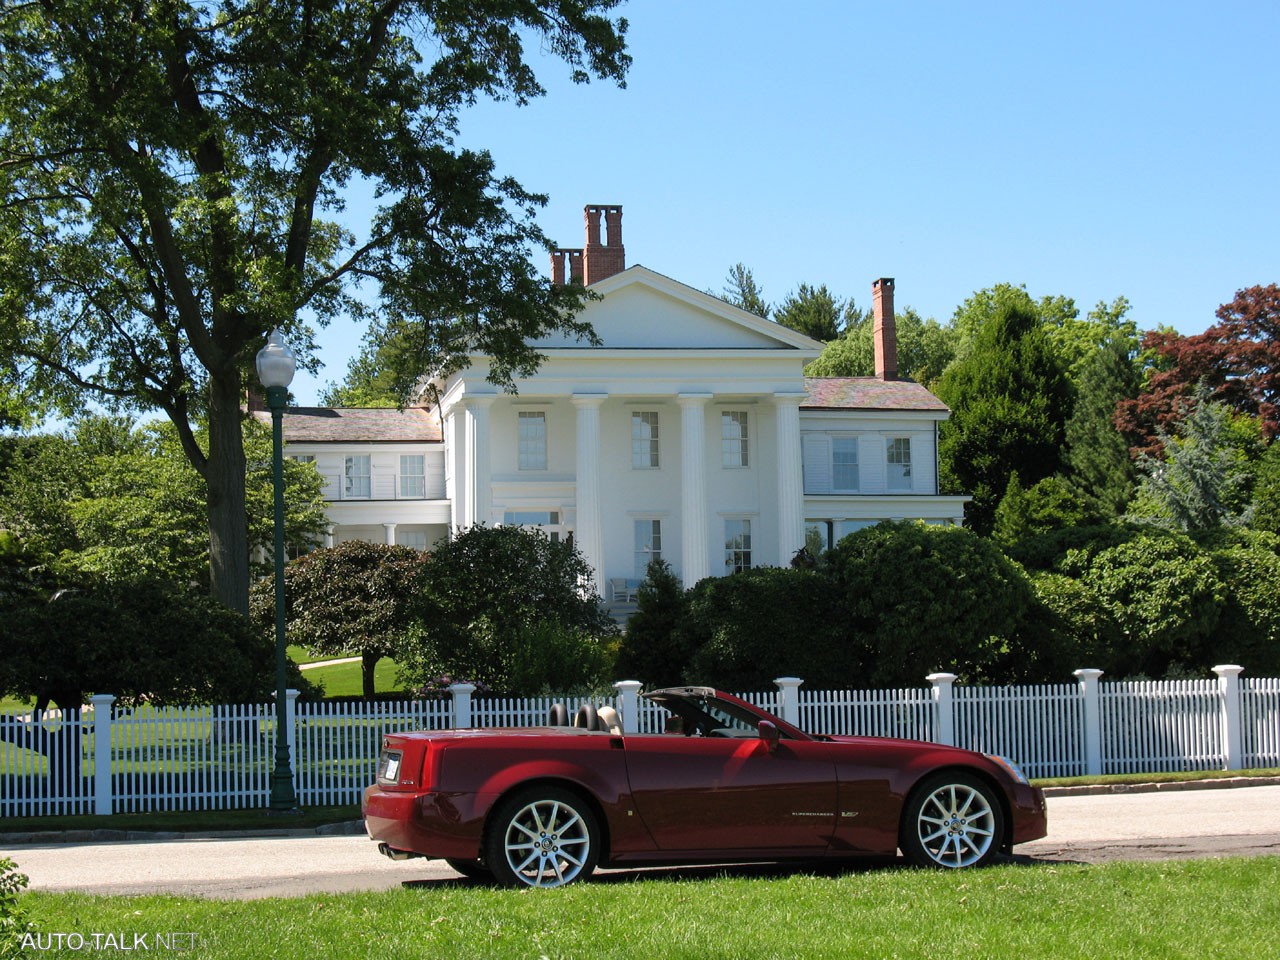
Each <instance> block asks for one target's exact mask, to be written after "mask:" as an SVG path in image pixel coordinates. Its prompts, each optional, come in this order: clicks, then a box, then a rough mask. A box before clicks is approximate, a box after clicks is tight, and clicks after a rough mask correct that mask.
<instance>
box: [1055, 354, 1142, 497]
mask: <svg viewBox="0 0 1280 960" xmlns="http://www.w3.org/2000/svg"><path fill="white" fill-rule="evenodd" d="M1139 381H1140V376H1139V373H1138V369H1137V366H1136V365H1135V364H1134V362H1133V359H1132V344H1131V342H1130V341H1129V340H1128V339H1123V338H1119V337H1115V338H1112V339H1110V340H1108V341H1107V342H1106V343H1104V344H1103V345H1102V347H1101V348H1100V349H1098V350H1096V351H1095V352H1094V353H1093V354H1092V355H1091V356H1090V357H1089V359H1088V360H1087V361H1085V363H1084V365H1083V366H1082V367H1081V370H1080V379H1079V381H1078V383H1077V392H1076V402H1075V408H1074V410H1073V412H1072V414H1071V418H1070V419H1069V420H1068V421H1067V425H1066V441H1067V449H1066V454H1065V463H1064V466H1065V468H1066V475H1067V478H1068V480H1069V482H1070V484H1071V486H1072V488H1073V489H1074V490H1075V491H1076V492H1077V494H1078V495H1079V496H1080V498H1081V499H1082V500H1084V501H1085V504H1086V506H1087V508H1088V509H1089V511H1090V512H1091V513H1093V514H1095V515H1096V516H1097V518H1098V519H1100V520H1110V519H1112V518H1114V517H1118V516H1120V515H1122V514H1123V513H1124V511H1125V508H1126V507H1127V506H1128V505H1129V500H1130V499H1131V498H1132V497H1133V490H1134V486H1135V484H1136V482H1137V471H1136V470H1135V469H1134V465H1133V460H1132V459H1131V458H1130V456H1129V443H1128V441H1127V440H1126V439H1125V437H1124V436H1123V435H1122V434H1121V433H1120V431H1119V429H1118V428H1117V427H1116V425H1115V411H1116V405H1117V404H1118V403H1119V402H1120V401H1121V400H1131V399H1133V398H1134V397H1136V396H1137V395H1138V390H1139V387H1140V382H1139Z"/></svg>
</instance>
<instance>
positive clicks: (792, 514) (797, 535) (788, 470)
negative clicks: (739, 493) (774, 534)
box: [773, 393, 805, 567]
mask: <svg viewBox="0 0 1280 960" xmlns="http://www.w3.org/2000/svg"><path fill="white" fill-rule="evenodd" d="M804 397H805V394H803V393H775V394H774V395H773V403H774V407H775V408H776V409H777V412H778V429H777V437H778V440H777V442H778V450H777V462H778V561H777V562H778V566H780V567H786V566H788V565H789V564H790V563H791V558H792V557H793V556H795V553H796V551H797V550H799V549H800V548H801V547H803V546H804V474H803V472H802V469H801V457H800V401H801V400H803V399H804Z"/></svg>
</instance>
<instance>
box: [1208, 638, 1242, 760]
mask: <svg viewBox="0 0 1280 960" xmlns="http://www.w3.org/2000/svg"><path fill="white" fill-rule="evenodd" d="M1213 672H1214V673H1216V674H1217V675H1218V692H1219V693H1220V694H1221V695H1222V752H1223V753H1225V754H1226V755H1227V769H1228V770H1243V769H1244V737H1243V736H1242V735H1241V727H1240V674H1242V673H1244V667H1240V666H1237V665H1236V664H1234V663H1226V664H1219V665H1218V666H1216V667H1214V668H1213Z"/></svg>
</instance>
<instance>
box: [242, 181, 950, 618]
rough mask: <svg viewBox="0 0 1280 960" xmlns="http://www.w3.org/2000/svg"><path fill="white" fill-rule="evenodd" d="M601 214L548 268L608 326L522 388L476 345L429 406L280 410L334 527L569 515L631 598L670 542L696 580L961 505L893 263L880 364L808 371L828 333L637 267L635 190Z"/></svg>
mask: <svg viewBox="0 0 1280 960" xmlns="http://www.w3.org/2000/svg"><path fill="white" fill-rule="evenodd" d="M602 215H603V216H604V219H605V228H606V237H605V238H604V239H603V240H602V238H601V233H602V231H601V216H602ZM586 218H587V243H586V246H585V247H584V248H582V249H581V250H557V251H556V252H555V253H554V254H553V255H552V267H553V282H561V283H562V282H564V278H565V271H566V269H568V271H569V273H570V275H571V276H574V277H580V278H582V279H583V281H584V282H585V283H586V284H587V285H588V286H589V287H590V289H591V290H592V291H593V292H594V293H596V294H598V295H599V299H598V300H595V301H593V302H590V303H588V304H587V306H586V307H585V308H584V310H583V314H582V316H583V318H584V319H586V320H587V321H589V322H590V323H591V325H592V327H593V328H594V329H595V332H596V334H597V335H598V337H599V338H600V340H601V341H602V342H601V344H600V345H599V346H587V345H584V344H582V343H579V342H577V341H573V340H571V339H564V340H557V339H550V340H546V341H540V342H538V343H537V347H538V349H539V350H540V352H541V353H543V354H544V355H545V356H546V360H545V361H544V363H543V364H542V366H541V367H540V368H539V369H538V371H537V373H535V374H534V375H533V376H531V377H528V378H526V379H521V380H519V381H518V383H517V386H518V392H517V393H504V392H502V391H500V390H498V389H497V388H495V387H494V386H493V385H492V384H490V383H488V382H487V381H486V380H485V374H486V373H487V370H488V367H487V361H486V359H485V358H484V357H476V358H474V360H473V363H472V365H471V366H470V367H469V368H468V369H466V370H465V371H463V372H461V373H458V374H456V375H454V376H452V377H450V378H448V379H447V380H445V381H443V382H442V383H440V384H438V397H439V402H438V403H437V404H435V405H433V406H430V407H411V408H408V409H405V410H403V411H400V410H394V409H381V410H368V409H331V408H293V409H290V410H288V411H287V412H286V414H285V418H284V430H285V442H286V445H287V450H288V453H289V455H291V456H293V457H296V458H299V459H310V460H314V462H315V464H316V466H317V468H318V469H319V471H320V473H321V475H322V476H323V477H324V480H325V488H324V492H325V496H326V498H327V499H328V501H329V509H328V513H329V518H330V521H331V523H332V526H331V531H330V539H329V543H338V542H341V541H344V540H353V539H363V540H372V541H378V542H382V541H385V542H387V543H400V544H407V545H410V546H415V547H419V548H423V549H425V548H428V547H430V546H431V545H432V544H433V543H434V542H436V541H437V540H439V539H441V538H442V537H445V536H447V535H448V533H449V532H450V531H454V530H459V529H462V528H465V527H468V526H470V525H472V524H476V523H484V524H489V525H494V524H522V525H527V526H536V527H539V528H542V529H543V530H545V531H546V532H547V533H549V534H550V535H552V536H553V537H568V536H572V537H573V539H574V542H575V544H576V545H577V547H578V549H579V550H580V551H581V552H582V554H583V556H584V557H585V558H586V559H587V561H588V562H589V563H590V565H591V566H592V567H593V568H594V570H595V571H596V578H597V585H598V586H599V588H600V591H601V593H602V594H603V595H604V596H605V598H606V599H612V600H615V601H625V600H627V599H628V598H629V597H630V595H631V593H632V592H633V590H634V584H635V582H636V581H637V580H638V579H639V578H640V577H642V576H643V573H644V569H645V567H646V566H647V564H648V562H649V560H650V559H652V558H655V557H661V558H662V559H664V560H666V561H667V562H668V563H670V564H671V566H672V568H673V569H674V570H675V571H676V572H677V574H678V575H679V576H680V577H681V578H682V579H683V582H684V583H685V584H686V585H692V584H693V583H695V582H696V581H698V580H700V579H702V578H703V577H707V576H718V575H722V574H725V573H730V572H733V571H734V570H738V569H742V568H744V567H750V566H760V565H774V566H784V565H786V564H788V563H789V562H790V561H791V559H792V557H793V556H794V555H795V553H796V551H797V550H798V549H800V548H801V547H802V546H804V545H805V544H806V539H808V542H809V543H810V544H813V543H814V542H815V538H816V540H817V542H820V543H822V544H823V545H827V544H830V543H832V542H834V541H835V540H837V539H839V538H840V537H841V536H843V535H844V534H846V533H848V532H850V531H852V530H856V529H858V528H860V527H864V526H867V525H869V524H874V523H876V522H878V521H880V520H884V519H922V520H924V521H926V522H930V523H955V524H958V523H960V522H961V520H962V517H963V507H964V503H965V501H966V499H967V498H965V497H955V496H940V495H939V493H938V471H937V428H938V424H939V423H940V422H941V421H943V420H945V419H946V418H947V415H948V411H947V408H946V406H945V405H944V404H943V403H942V402H941V401H939V400H938V399H937V398H936V397H934V396H933V395H932V394H931V393H929V392H928V391H927V390H926V389H925V388H924V387H922V386H919V385H917V384H915V383H912V382H910V381H907V380H898V379H896V376H895V374H896V346H895V338H894V330H893V281H892V280H889V279H882V280H877V281H875V282H874V283H873V285H872V292H873V297H874V305H875V331H876V336H875V343H876V371H877V375H876V376H875V377H858V378H830V379H814V378H806V377H805V376H804V365H805V364H806V363H807V362H808V361H809V360H812V359H813V358H814V357H816V356H817V355H818V353H819V352H820V350H821V344H819V343H817V342H816V341H813V340H810V339H809V338H807V337H805V336H802V335H801V334H799V333H796V332H795V331H793V330H790V329H788V328H787V327H784V326H781V325H779V324H776V323H773V322H771V321H769V320H764V319H761V318H760V317H758V316H755V315H754V314H751V313H748V312H746V311H744V310H740V309H738V308H736V307H734V306H731V305H730V304H728V303H726V302H725V301H723V300H721V299H719V298H717V297H714V296H711V295H708V294H706V293H702V292H700V291H698V290H695V289H693V288H691V287H688V286H685V285H684V284H682V283H679V282H677V281H675V280H672V279H670V278H668V277H665V276H662V275H661V274H658V273H655V272H654V271H652V270H649V269H646V268H645V267H642V266H633V267H626V266H625V260H624V257H623V249H622V237H621V220H622V211H621V208H620V207H616V206H591V207H587V208H586ZM259 415H261V414H259Z"/></svg>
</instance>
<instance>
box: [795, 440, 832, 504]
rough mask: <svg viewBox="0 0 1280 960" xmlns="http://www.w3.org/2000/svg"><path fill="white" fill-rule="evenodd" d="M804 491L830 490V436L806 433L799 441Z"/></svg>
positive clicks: (826, 491) (824, 491) (825, 491)
mask: <svg viewBox="0 0 1280 960" xmlns="http://www.w3.org/2000/svg"><path fill="white" fill-rule="evenodd" d="M800 449H801V460H802V465H803V469H804V492H805V493H830V492H831V438H830V437H827V436H826V435H825V434H823V435H814V434H808V435H806V436H804V437H802V438H801V441H800Z"/></svg>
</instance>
